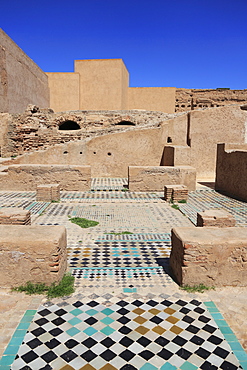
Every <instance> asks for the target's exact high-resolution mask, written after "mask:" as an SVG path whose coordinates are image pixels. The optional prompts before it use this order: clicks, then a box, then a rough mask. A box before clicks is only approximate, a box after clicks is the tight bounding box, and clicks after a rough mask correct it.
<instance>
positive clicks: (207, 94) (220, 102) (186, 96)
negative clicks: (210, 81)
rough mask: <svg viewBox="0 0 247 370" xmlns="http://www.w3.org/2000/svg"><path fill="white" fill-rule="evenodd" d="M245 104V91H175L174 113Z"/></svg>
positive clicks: (246, 100) (246, 92)
mask: <svg viewBox="0 0 247 370" xmlns="http://www.w3.org/2000/svg"><path fill="white" fill-rule="evenodd" d="M246 102H247V89H245V90H230V89H177V90H176V104H175V112H186V111H190V110H197V109H202V108H212V107H222V106H225V105H230V104H244V103H246Z"/></svg>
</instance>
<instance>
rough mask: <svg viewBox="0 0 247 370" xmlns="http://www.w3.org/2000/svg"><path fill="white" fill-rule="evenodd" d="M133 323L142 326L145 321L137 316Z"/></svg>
mask: <svg viewBox="0 0 247 370" xmlns="http://www.w3.org/2000/svg"><path fill="white" fill-rule="evenodd" d="M133 321H135V322H137V323H138V324H143V323H144V322H145V321H147V320H146V319H144V318H143V317H141V316H137V317H136V318H135V319H134V320H133Z"/></svg>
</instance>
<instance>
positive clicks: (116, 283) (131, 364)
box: [0, 179, 247, 370]
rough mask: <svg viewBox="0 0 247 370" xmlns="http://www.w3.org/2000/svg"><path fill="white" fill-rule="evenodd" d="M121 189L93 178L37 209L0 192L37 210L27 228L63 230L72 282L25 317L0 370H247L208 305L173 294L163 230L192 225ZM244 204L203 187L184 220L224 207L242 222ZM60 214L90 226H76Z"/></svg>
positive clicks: (30, 198)
mask: <svg viewBox="0 0 247 370" xmlns="http://www.w3.org/2000/svg"><path fill="white" fill-rule="evenodd" d="M124 185H126V179H123V180H122V179H112V180H111V179H95V180H94V181H93V186H92V187H93V191H92V192H85V193H76V192H63V193H62V199H61V201H60V203H52V204H50V205H49V204H42V203H40V202H36V203H37V206H35V204H34V203H35V195H34V193H31V192H26V193H21V192H19V193H13V192H0V207H1V206H3V205H6V204H7V203H8V202H9V203H8V204H9V205H11V206H21V204H22V203H21V202H27V204H26V205H24V206H25V207H27V206H30V204H32V205H33V206H31V208H30V210H31V212H32V213H33V214H34V215H35V214H36V217H37V213H38V214H40V215H39V216H38V217H37V218H36V220H35V223H36V224H42V225H48V224H49V225H57V224H59V225H64V226H66V228H67V233H68V265H69V268H70V270H71V272H72V274H73V275H74V276H75V286H76V292H75V294H74V295H72V296H71V297H64V298H62V299H55V300H52V302H45V301H44V302H43V304H42V305H41V306H39V307H38V309H37V311H36V310H30V309H29V310H27V311H26V313H25V315H24V316H23V318H22V320H21V321H20V323H19V326H18V327H17V329H16V331H15V332H14V335H13V337H12V339H11V341H10V343H9V345H8V346H7V348H6V350H5V353H4V356H3V357H2V359H1V360H0V370H10V369H12V370H29V369H31V370H51V369H54V370H60V369H61V370H62V369H63V370H65V369H66V370H71V369H76V370H82V369H83V370H94V369H98V370H100V369H101V370H103V369H104V370H114V369H115V370H119V369H121V370H127V369H129V370H131V369H132V370H134V369H136V370H169V369H170V370H175V369H181V370H194V369H202V370H207V369H223V370H235V369H247V355H246V353H245V352H244V351H243V349H242V347H241V345H240V344H239V342H238V340H237V338H236V337H235V335H234V333H233V332H232V330H231V328H230V327H229V326H228V325H227V323H226V321H225V320H224V317H223V316H222V315H221V313H220V312H219V311H218V309H217V307H216V305H215V304H214V302H212V301H210V300H208V301H207V300H206V301H205V299H204V300H202V299H200V298H199V297H198V294H197V295H195V294H189V293H186V292H184V291H181V290H179V289H178V287H177V285H176V284H175V283H174V282H173V280H172V279H171V277H170V276H169V264H168V261H169V253H170V249H171V244H170V229H171V228H172V227H174V226H193V224H192V223H191V222H190V221H189V219H188V218H187V217H185V216H184V215H183V214H182V213H180V212H179V211H177V210H175V209H173V208H171V207H170V206H169V205H168V204H166V203H165V202H164V201H163V200H162V199H161V194H158V193H154V194H146V193H142V194H140V193H135V194H133V193H129V192H126V191H121V190H122V188H123V186H124ZM102 194H104V196H103V195H102ZM110 194H111V195H110ZM119 194H121V195H120V196H119ZM109 195H110V196H109ZM39 207H40V208H39ZM42 207H43V211H41V212H43V213H42V214H41V212H40V210H41V209H42ZM245 207H246V205H245V204H244V203H243V202H238V201H234V200H229V199H228V198H226V197H223V196H222V195H219V194H217V193H215V192H214V191H212V190H210V191H208V190H205V191H197V192H194V193H192V194H191V195H190V198H189V202H188V204H186V205H182V204H181V208H182V209H183V212H184V213H185V214H186V215H187V216H188V217H189V218H190V219H191V220H192V221H194V216H195V212H196V211H197V209H198V210H202V209H205V208H227V209H231V212H233V213H234V216H235V217H236V219H237V220H238V223H239V224H240V225H241V226H246V214H244V209H245ZM37 209H38V210H39V211H37ZM68 216H69V217H85V218H88V219H91V220H96V221H98V222H99V225H98V226H96V227H94V228H90V229H81V228H79V227H78V226H76V225H74V224H72V223H71V222H70V221H69V217H68ZM126 232H127V233H126Z"/></svg>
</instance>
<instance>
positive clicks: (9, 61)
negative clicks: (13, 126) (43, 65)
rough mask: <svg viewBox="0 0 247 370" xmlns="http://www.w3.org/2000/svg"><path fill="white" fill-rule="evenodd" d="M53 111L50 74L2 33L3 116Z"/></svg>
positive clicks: (0, 78)
mask: <svg viewBox="0 0 247 370" xmlns="http://www.w3.org/2000/svg"><path fill="white" fill-rule="evenodd" d="M28 104H37V105H39V106H40V107H49V88H48V79H47V76H46V74H45V73H44V72H43V71H42V70H41V69H40V68H39V67H38V66H37V65H36V64H35V63H34V62H33V61H32V60H31V59H30V58H29V57H28V56H27V55H26V54H25V53H24V52H23V51H22V50H21V49H20V48H19V47H18V46H17V45H16V44H15V43H14V41H12V40H11V39H10V38H9V37H8V36H7V35H6V33H5V32H4V31H3V30H2V29H0V112H9V113H18V112H22V111H23V110H24V109H25V108H26V106H27V105H28Z"/></svg>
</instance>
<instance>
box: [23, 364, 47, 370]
mask: <svg viewBox="0 0 247 370" xmlns="http://www.w3.org/2000/svg"><path fill="white" fill-rule="evenodd" d="M28 370H29V369H28ZM40 370H52V367H51V365H49V364H47V365H45V366H44V367H42V368H41V369H40Z"/></svg>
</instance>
